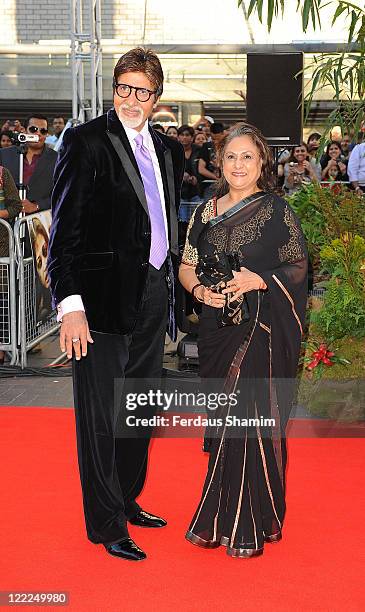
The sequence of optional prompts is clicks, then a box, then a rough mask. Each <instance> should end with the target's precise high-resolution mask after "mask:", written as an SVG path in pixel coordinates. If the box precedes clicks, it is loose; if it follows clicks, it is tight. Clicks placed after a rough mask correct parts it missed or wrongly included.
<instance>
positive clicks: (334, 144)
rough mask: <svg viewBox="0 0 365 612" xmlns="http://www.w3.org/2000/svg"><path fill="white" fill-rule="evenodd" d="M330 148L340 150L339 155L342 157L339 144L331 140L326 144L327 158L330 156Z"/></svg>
mask: <svg viewBox="0 0 365 612" xmlns="http://www.w3.org/2000/svg"><path fill="white" fill-rule="evenodd" d="M332 146H335V147H337V148H338V149H339V150H340V155H343V151H342V147H341V144H340V143H339V142H338V140H331V141H330V142H329V143H328V145H327V146H326V152H325V155H327V156H328V157H329V156H330V153H329V151H330V148H331V147H332Z"/></svg>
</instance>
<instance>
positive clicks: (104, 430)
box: [48, 48, 184, 561]
mask: <svg viewBox="0 0 365 612" xmlns="http://www.w3.org/2000/svg"><path fill="white" fill-rule="evenodd" d="M162 91H163V72H162V66H161V63H160V61H159V59H158V57H157V55H156V54H155V53H154V52H153V51H151V50H148V49H143V48H136V49H131V50H130V51H128V52H127V53H125V54H124V55H122V56H121V57H120V59H119V60H118V62H117V64H116V66H115V68H114V79H113V104H114V108H113V109H111V110H109V111H108V113H107V114H105V115H102V116H100V117H97V118H96V119H93V120H92V121H89V122H87V123H85V124H83V125H80V126H77V127H76V128H70V129H68V130H67V131H66V132H65V136H64V139H63V143H62V146H61V149H60V154H59V160H58V163H57V166H56V169H55V186H54V190H53V196H52V212H53V221H52V227H51V236H50V245H49V260H48V276H49V278H50V283H51V289H52V292H53V296H54V301H55V303H56V304H57V310H58V317H59V319H62V325H61V336H60V343H61V349H62V351H66V352H67V355H68V356H69V357H71V356H72V355H74V360H73V372H74V390H75V414H76V421H77V442H78V451H79V461H80V476H81V485H82V490H83V499H84V512H85V521H86V527H87V534H88V537H89V539H90V540H91V542H93V543H95V544H98V543H99V544H100V543H101V544H103V545H104V546H105V549H106V551H107V553H109V554H110V555H113V556H116V557H120V558H122V559H127V560H133V561H139V560H142V559H144V558H145V557H146V554H145V553H144V551H142V550H141V549H140V548H139V547H138V546H137V545H136V544H135V543H134V542H133V540H131V538H130V537H129V532H128V523H130V524H132V525H136V526H140V527H150V528H156V527H164V526H165V525H166V521H165V520H164V519H162V518H160V517H158V516H154V515H152V514H150V513H148V512H146V511H144V510H142V508H141V507H140V506H139V504H138V502H137V501H136V500H137V497H138V496H139V494H140V493H141V490H142V488H143V486H144V482H145V477H146V469H147V454H148V446H149V437H150V433H151V432H150V430H149V429H145V430H144V431H141V430H140V429H138V428H136V431H133V432H131V429H130V427H128V426H127V423H126V422H125V421H126V419H125V418H124V421H123V417H125V416H126V414H125V406H124V410H123V406H122V403H123V389H122V387H123V385H124V384H125V383H127V382H128V381H129V383H130V384H137V382H136V381H138V385H137V388H136V387H134V390H135V391H137V392H138V393H140V392H141V389H142V390H144V387H143V384H145V383H144V380H145V379H155V380H158V379H160V378H161V375H162V359H163V351H164V341H165V334H166V326H167V324H168V325H169V327H168V329H169V333H170V334H171V336H172V337H173V338H175V337H176V327H175V325H174V314H173V303H174V302H173V270H172V269H173V266H172V260H173V259H174V260H175V263H177V257H178V255H179V249H178V224H177V215H176V211H177V210H178V207H179V202H180V189H181V183H182V178H183V173H184V151H183V147H182V146H181V144H180V143H179V142H178V141H177V140H174V139H173V138H170V137H168V136H166V135H165V134H160V133H158V132H156V131H155V130H153V129H152V128H151V127H150V126H149V125H148V119H149V117H150V115H151V113H152V111H153V107H154V105H155V104H156V103H157V102H158V100H159V98H160V96H161V94H162ZM90 330H92V331H90ZM131 379H132V380H131ZM116 381H120V383H121V384H120V385H119V386H118V385H116ZM133 381H134V383H133ZM116 410H118V411H119V410H120V411H121V414H120V416H121V419H117V414H116ZM133 414H134V415H135V416H136V417H137V418H138V419H140V418H147V417H151V416H153V414H154V409H153V407H151V406H150V405H148V406H139V407H137V409H136V410H135V411H134V412H133ZM117 421H118V422H117ZM131 433H132V434H133V437H132V436H131Z"/></svg>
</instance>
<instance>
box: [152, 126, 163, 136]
mask: <svg viewBox="0 0 365 612" xmlns="http://www.w3.org/2000/svg"><path fill="white" fill-rule="evenodd" d="M152 127H153V129H154V130H156V132H161V134H164V133H165V130H164V127H163V125H161V123H154V124H153V126H152Z"/></svg>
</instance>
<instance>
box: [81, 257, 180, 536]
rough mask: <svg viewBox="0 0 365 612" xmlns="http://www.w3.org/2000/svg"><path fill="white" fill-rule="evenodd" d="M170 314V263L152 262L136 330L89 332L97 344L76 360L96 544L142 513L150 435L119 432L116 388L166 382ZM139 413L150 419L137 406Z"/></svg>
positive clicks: (86, 488) (89, 519)
mask: <svg viewBox="0 0 365 612" xmlns="http://www.w3.org/2000/svg"><path fill="white" fill-rule="evenodd" d="M167 314H168V289H167V282H166V268H165V265H163V266H162V268H161V269H160V270H156V269H155V268H154V267H152V266H151V265H150V267H149V273H148V278H147V282H146V287H145V292H144V296H143V303H142V306H141V310H140V315H139V318H138V320H137V323H136V326H135V329H134V330H133V332H132V333H131V334H128V335H118V334H104V333H99V332H95V331H93V330H91V336H92V338H93V340H94V344H89V346H88V354H87V357H83V358H82V359H81V360H80V361H76V360H75V359H74V361H73V380H74V397H75V416H76V429H77V449H78V460H79V469H80V478H81V486H82V493H83V502H84V513H85V522H86V529H87V534H88V537H89V539H90V540H91V541H92V542H94V543H104V544H109V543H113V542H116V541H118V540H121V539H123V538H126V537H128V529H127V520H128V519H129V518H132V517H133V516H134V515H135V514H137V512H138V511H139V510H140V506H139V505H138V504H137V502H136V497H138V495H139V494H140V492H141V490H142V488H143V485H144V481H145V477H146V467H147V454H148V445H149V437H148V436H147V437H146V434H145V432H144V435H143V436H140V437H138V433H137V434H136V437H133V438H132V437H131V436H130V435H129V437H124V436H123V435H121V432H120V431H119V425H118V422H119V420H118V417H119V416H120V414H119V413H120V410H119V407H120V405H121V401H122V385H120V384H116V383H117V382H118V381H119V382H120V381H121V380H123V378H126V379H140V380H141V384H142V385H143V382H142V379H146V378H150V379H159V378H160V377H161V372H162V361H163V351H164V341H165V333H166V324H167ZM128 382H129V381H128ZM137 386H138V385H137ZM136 390H138V389H136ZM116 394H117V395H120V397H119V396H118V397H116ZM142 411H143V409H142ZM145 412H146V409H144V413H145ZM133 414H134V415H135V416H137V417H138V416H145V414H142V413H141V414H139V412H138V409H137V410H135V411H134V412H133ZM150 414H151V415H152V414H153V411H151V412H150ZM132 435H134V434H132Z"/></svg>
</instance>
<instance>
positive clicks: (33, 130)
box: [28, 125, 48, 136]
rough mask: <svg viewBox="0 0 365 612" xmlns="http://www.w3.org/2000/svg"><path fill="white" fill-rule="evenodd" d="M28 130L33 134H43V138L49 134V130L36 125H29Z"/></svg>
mask: <svg viewBox="0 0 365 612" xmlns="http://www.w3.org/2000/svg"><path fill="white" fill-rule="evenodd" d="M28 130H29V132H30V133H31V134H36V133H37V132H39V133H40V134H42V136H45V135H46V134H48V130H47V128H39V127H37V126H36V125H29V126H28Z"/></svg>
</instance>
